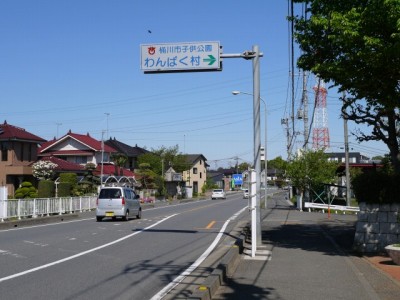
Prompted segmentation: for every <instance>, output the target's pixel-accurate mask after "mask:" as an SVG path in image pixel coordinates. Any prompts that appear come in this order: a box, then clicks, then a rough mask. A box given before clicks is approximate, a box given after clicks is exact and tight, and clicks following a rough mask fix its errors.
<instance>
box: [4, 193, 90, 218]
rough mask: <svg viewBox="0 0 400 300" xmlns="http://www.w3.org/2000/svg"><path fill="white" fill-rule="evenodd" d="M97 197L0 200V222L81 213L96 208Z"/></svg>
mask: <svg viewBox="0 0 400 300" xmlns="http://www.w3.org/2000/svg"><path fill="white" fill-rule="evenodd" d="M96 199H97V197H93V196H85V197H65V198H64V197H62V198H38V199H8V200H1V199H0V221H1V222H3V221H4V219H11V218H17V219H21V218H29V217H31V218H35V217H38V216H49V215H54V214H58V215H61V214H65V213H73V212H82V211H87V210H91V209H93V208H96Z"/></svg>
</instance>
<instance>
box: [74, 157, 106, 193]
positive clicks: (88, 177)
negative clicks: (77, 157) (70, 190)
mask: <svg viewBox="0 0 400 300" xmlns="http://www.w3.org/2000/svg"><path fill="white" fill-rule="evenodd" d="M85 170H86V172H85V174H84V177H83V180H81V181H80V182H79V189H77V190H75V191H74V193H75V194H76V195H84V194H88V193H95V192H96V191H97V186H99V185H100V184H101V179H100V177H99V176H96V175H94V174H93V172H94V171H95V170H96V165H95V164H94V163H87V164H86V165H85Z"/></svg>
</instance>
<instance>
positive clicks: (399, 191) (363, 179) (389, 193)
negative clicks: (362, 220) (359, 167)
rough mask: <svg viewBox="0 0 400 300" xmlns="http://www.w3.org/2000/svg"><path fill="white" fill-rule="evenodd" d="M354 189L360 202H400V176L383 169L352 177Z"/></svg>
mask: <svg viewBox="0 0 400 300" xmlns="http://www.w3.org/2000/svg"><path fill="white" fill-rule="evenodd" d="M351 183H352V186H353V191H354V194H355V196H356V199H357V201H358V202H366V203H395V202H400V176H399V175H395V174H387V173H384V172H381V171H370V172H363V173H360V174H357V175H356V176H354V178H353V179H352V182H351Z"/></svg>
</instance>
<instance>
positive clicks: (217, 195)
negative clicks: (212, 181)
mask: <svg viewBox="0 0 400 300" xmlns="http://www.w3.org/2000/svg"><path fill="white" fill-rule="evenodd" d="M211 199H212V200H214V199H226V194H225V192H224V190H223V189H216V190H213V191H212V194H211Z"/></svg>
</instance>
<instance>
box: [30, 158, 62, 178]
mask: <svg viewBox="0 0 400 300" xmlns="http://www.w3.org/2000/svg"><path fill="white" fill-rule="evenodd" d="M57 167H58V165H57V164H55V163H52V162H51V161H46V160H39V161H38V162H35V163H34V164H33V165H32V170H33V171H32V173H33V176H34V177H35V178H37V179H39V180H47V179H50V178H51V177H52V176H53V175H54V171H55V168H57Z"/></svg>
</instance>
